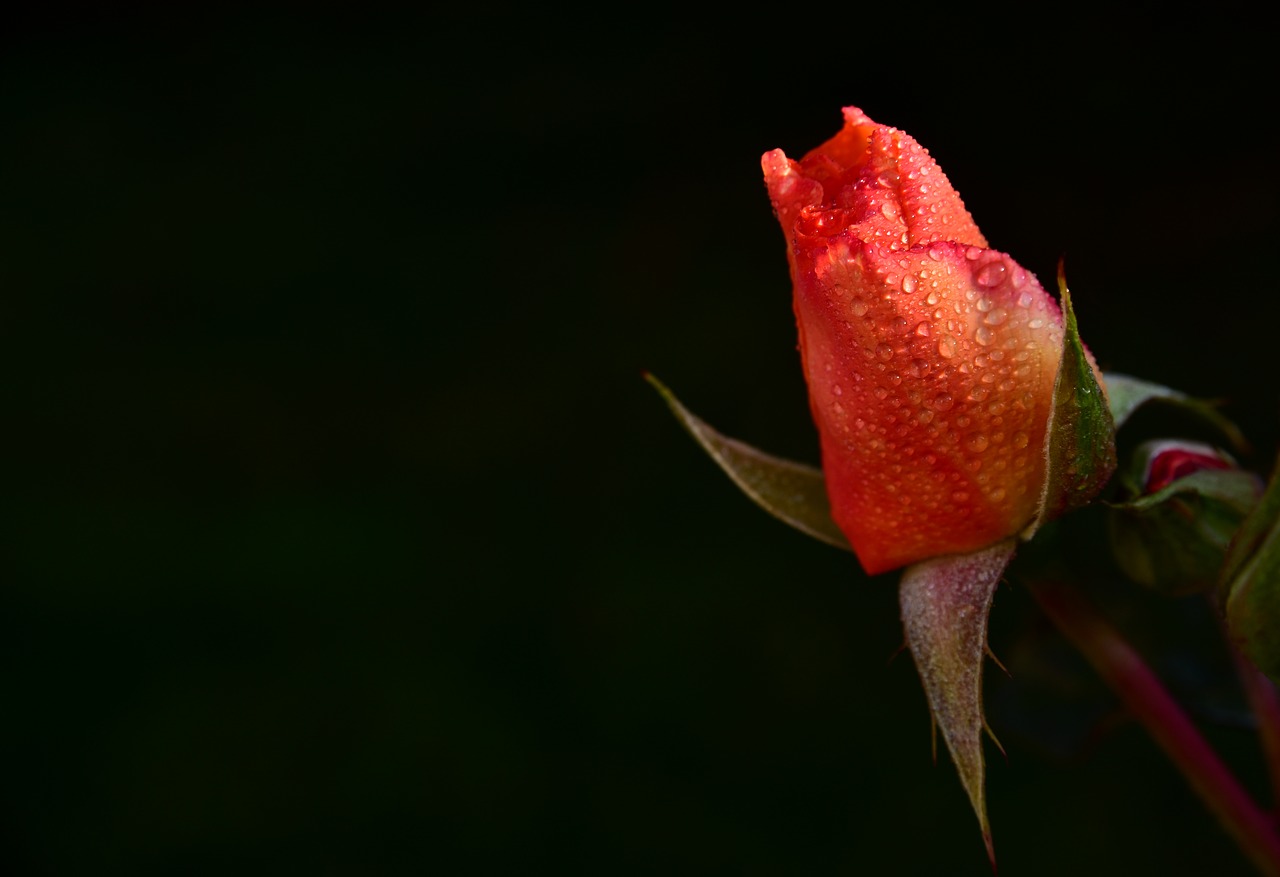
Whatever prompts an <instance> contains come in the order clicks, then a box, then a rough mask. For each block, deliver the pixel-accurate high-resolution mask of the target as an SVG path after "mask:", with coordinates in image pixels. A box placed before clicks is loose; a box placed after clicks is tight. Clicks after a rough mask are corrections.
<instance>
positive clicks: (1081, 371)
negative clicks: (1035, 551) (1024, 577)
mask: <svg viewBox="0 0 1280 877" xmlns="http://www.w3.org/2000/svg"><path fill="white" fill-rule="evenodd" d="M1058 289H1059V290H1060V291H1061V293H1062V316H1063V335H1062V361H1061V363H1060V364H1059V366H1058V377H1057V380H1056V381H1055V382H1054V386H1053V406H1052V408H1051V409H1050V411H1049V428H1048V435H1047V437H1046V440H1045V463H1046V465H1045V480H1044V488H1043V490H1042V492H1041V494H1040V512H1039V514H1038V515H1037V517H1036V520H1035V521H1034V522H1033V523H1032V524H1031V526H1030V527H1028V528H1027V530H1026V531H1024V532H1023V534H1022V535H1023V538H1024V539H1030V538H1031V536H1032V535H1034V533H1035V531H1036V530H1037V529H1038V528H1039V527H1040V526H1041V525H1043V524H1045V523H1047V522H1048V521H1051V520H1053V519H1054V518H1056V517H1058V516H1060V515H1062V514H1063V513H1065V512H1068V511H1071V510H1072V509H1076V508H1080V507H1081V506H1084V505H1086V504H1088V502H1089V501H1090V500H1091V499H1093V498H1094V496H1096V495H1097V494H1098V491H1100V490H1102V488H1103V487H1104V486H1105V485H1106V483H1107V480H1108V479H1109V478H1110V477H1111V473H1112V472H1114V471H1115V468H1116V442H1115V434H1116V429H1115V423H1114V421H1113V420H1112V417H1111V409H1110V408H1109V407H1108V405H1107V398H1106V396H1105V394H1104V393H1103V392H1102V388H1101V387H1100V386H1098V380H1097V378H1096V377H1095V375H1094V372H1093V365H1092V364H1091V363H1090V362H1089V358H1088V356H1087V355H1086V354H1085V350H1084V344H1082V343H1081V341H1080V330H1079V328H1078V327H1077V325H1076V314H1075V310H1074V309H1072V307H1071V293H1070V292H1068V290H1067V282H1066V279H1065V278H1064V277H1063V276H1062V268H1061V266H1059V269H1058Z"/></svg>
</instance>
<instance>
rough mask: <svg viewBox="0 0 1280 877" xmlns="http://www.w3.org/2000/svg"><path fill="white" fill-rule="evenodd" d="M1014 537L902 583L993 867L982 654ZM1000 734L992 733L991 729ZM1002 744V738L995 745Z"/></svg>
mask: <svg viewBox="0 0 1280 877" xmlns="http://www.w3.org/2000/svg"><path fill="white" fill-rule="evenodd" d="M1015 545H1016V542H1015V540H1013V539H1008V540H1005V541H1004V542H1000V543H998V544H996V545H992V546H990V547H988V548H984V549H982V550H981V551H975V552H973V553H972V554H951V555H945V556H943V557H935V558H932V559H930V560H925V561H922V562H920V563H917V564H913V565H912V566H909V567H907V569H906V571H905V572H904V573H903V575H902V581H901V583H900V584H899V586H898V598H899V602H900V603H901V606H902V626H903V628H904V630H905V631H906V635H907V646H908V647H909V648H910V649H911V657H912V659H913V660H914V661H915V664H916V670H917V671H918V672H919V673H920V681H921V682H922V683H923V684H924V691H925V696H926V697H927V698H928V701H929V712H930V714H931V715H932V716H933V719H934V721H935V722H937V724H938V727H939V728H941V729H942V739H943V740H944V741H946V744H947V749H948V750H949V751H950V752H951V759H952V761H954V762H955V766H956V771H957V772H958V773H959V774H960V783H961V785H963V786H964V790H965V792H966V794H968V796H969V803H970V804H972V805H973V811H974V813H976V814H977V816H978V825H979V826H980V827H981V829H982V839H983V841H984V842H985V843H986V845H987V855H988V856H990V857H991V864H992V867H994V866H995V853H994V851H993V848H992V844H991V826H990V824H989V823H988V821H987V803H986V791H985V786H984V776H985V769H986V768H985V761H984V759H983V755H982V731H983V730H984V729H986V730H987V732H988V733H990V729H989V728H987V722H986V718H985V717H984V716H983V712H982V659H983V656H984V655H985V654H986V653H987V619H988V617H989V616H990V614H991V599H992V597H993V596H994V594H995V590H996V585H997V584H999V582H1000V577H1001V576H1002V575H1004V571H1005V568H1006V567H1008V565H1009V561H1010V560H1012V559H1013V552H1014V547H1015ZM993 739H994V735H993ZM997 745H998V744H997Z"/></svg>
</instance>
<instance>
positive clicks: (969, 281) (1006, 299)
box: [762, 107, 1063, 573]
mask: <svg viewBox="0 0 1280 877" xmlns="http://www.w3.org/2000/svg"><path fill="white" fill-rule="evenodd" d="M844 112H845V124H844V128H843V130H841V131H840V133H839V134H837V135H836V136H835V137H834V138H832V139H831V140H829V141H828V142H827V143H824V144H823V145H821V146H819V147H818V148H817V149H815V150H813V151H812V152H810V153H809V154H808V155H806V156H805V157H804V158H803V159H801V160H799V161H795V160H792V159H789V158H787V156H786V155H785V154H783V152H782V151H781V150H774V151H772V152H769V153H766V154H765V155H764V157H763V159H762V165H763V169H764V175H765V181H766V184H767V186H768V190H769V195H770V198H771V200H772V202H773V206H774V210H775V212H776V214H777V216H778V220H779V222H780V223H781V225H782V228H783V232H784V234H785V236H786V240H787V245H788V257H789V260H790V265H791V275H792V281H793V285H794V301H795V311H796V319H797V325H798V327H799V334H800V352H801V357H802V362H803V367H804V372H805V377H806V380H807V382H808V386H809V397H810V405H811V408H812V411H813V416H814V420H815V421H816V423H817V427H818V430H819V433H820V437H821V444H822V456H823V470H824V472H825V474H826V480H827V489H828V492H829V495H830V499H831V505H832V514H833V516H834V518H835V521H836V523H837V524H838V525H839V526H840V528H841V530H842V531H843V532H844V533H845V534H846V535H847V536H848V538H849V541H850V543H851V544H852V545H853V547H854V550H855V551H856V552H857V555H858V558H859V560H860V561H861V562H862V565H863V567H864V568H865V569H866V570H867V572H869V573H879V572H884V571H887V570H891V569H895V568H897V567H901V566H906V565H908V564H911V563H914V562H916V561H919V560H922V559H925V558H929V557H933V556H937V555H942V554H955V553H963V552H970V551H974V550H977V549H980V548H983V547H985V546H988V545H992V544H994V543H996V542H998V541H1000V540H1002V539H1005V538H1007V537H1009V536H1011V535H1014V534H1016V533H1018V532H1019V531H1021V530H1022V529H1023V528H1024V527H1026V526H1027V525H1028V524H1029V523H1031V521H1032V520H1033V519H1034V518H1035V516H1036V513H1037V509H1038V505H1039V502H1040V498H1041V488H1042V486H1043V483H1044V480H1045V450H1044V449H1045V442H1046V429H1047V424H1048V421H1049V417H1050V411H1051V408H1052V401H1053V388H1054V380H1055V377H1056V374H1057V370H1058V364H1059V360H1060V358H1061V349H1062V339H1063V328H1062V315H1061V311H1060V310H1059V308H1058V305H1057V303H1056V302H1055V301H1054V300H1053V299H1052V298H1051V297H1050V296H1049V295H1048V294H1047V293H1046V292H1045V291H1044V289H1043V288H1042V287H1041V286H1040V284H1039V282H1038V281H1037V280H1036V278H1035V277H1034V276H1033V275H1032V274H1030V273H1029V272H1028V271H1026V270H1024V269H1023V268H1022V267H1020V266H1019V265H1018V264H1017V263H1016V262H1014V261H1013V260H1012V259H1011V258H1009V257H1008V256H1007V255H1005V254H1003V253H1000V252H997V251H995V250H992V249H990V248H989V247H988V245H987V241H986V238H984V237H983V235H982V233H981V232H980V231H979V230H978V227H977V226H976V225H975V224H974V222H973V219H972V217H971V216H970V215H969V213H968V211H967V210H966V209H965V207H964V205H963V203H962V202H961V200H960V196H959V195H958V193H957V192H956V191H955V189H954V188H953V187H952V186H951V184H950V183H949V182H948V180H947V178H946V177H945V176H944V175H943V173H942V171H941V169H940V168H939V167H938V166H937V164H936V162H934V161H933V159H932V158H931V157H930V156H929V155H928V153H927V152H926V151H925V150H924V148H923V147H921V146H920V145H919V144H918V143H917V142H916V141H915V140H914V139H912V138H911V137H909V136H908V135H907V134H905V133H903V132H902V131H899V130H897V129H895V128H891V127H887V126H884V125H878V124H876V123H874V122H872V121H871V120H870V119H868V118H867V117H866V116H865V115H864V114H863V113H862V112H861V111H860V110H858V109H856V108H852V107H850V108H846V109H845V111H844Z"/></svg>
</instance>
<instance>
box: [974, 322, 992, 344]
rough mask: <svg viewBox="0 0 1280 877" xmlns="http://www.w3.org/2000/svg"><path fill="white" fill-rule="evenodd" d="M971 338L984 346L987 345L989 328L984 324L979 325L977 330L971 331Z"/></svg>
mask: <svg viewBox="0 0 1280 877" xmlns="http://www.w3.org/2000/svg"><path fill="white" fill-rule="evenodd" d="M973 340H974V341H977V342H978V343H979V344H981V345H982V346H984V347H985V346H987V345H988V344H990V343H991V330H990V329H988V328H987V327H986V326H979V327H978V331H976V332H974V333H973Z"/></svg>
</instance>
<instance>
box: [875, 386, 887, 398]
mask: <svg viewBox="0 0 1280 877" xmlns="http://www.w3.org/2000/svg"><path fill="white" fill-rule="evenodd" d="M888 395H889V391H888V390H886V389H885V388H884V387H876V388H875V397H876V398H877V399H879V400H880V401H881V402H883V401H884V400H885V399H886V398H887V397H888Z"/></svg>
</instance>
